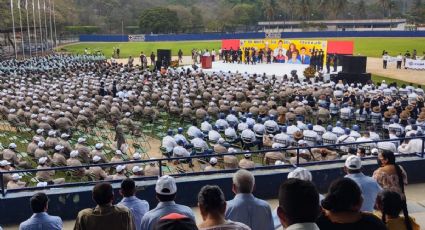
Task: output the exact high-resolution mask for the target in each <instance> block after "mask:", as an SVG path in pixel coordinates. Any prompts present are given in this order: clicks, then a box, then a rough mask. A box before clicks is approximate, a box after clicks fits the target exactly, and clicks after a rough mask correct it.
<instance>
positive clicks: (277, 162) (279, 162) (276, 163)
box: [274, 160, 285, 165]
mask: <svg viewBox="0 0 425 230" xmlns="http://www.w3.org/2000/svg"><path fill="white" fill-rule="evenodd" d="M284 164H285V163H284V162H283V161H281V160H277V161H275V162H274V165H284Z"/></svg>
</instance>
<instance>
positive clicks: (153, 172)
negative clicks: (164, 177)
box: [145, 165, 159, 176]
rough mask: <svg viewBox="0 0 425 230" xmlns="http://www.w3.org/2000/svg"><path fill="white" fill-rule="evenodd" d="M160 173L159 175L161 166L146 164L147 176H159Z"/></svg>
mask: <svg viewBox="0 0 425 230" xmlns="http://www.w3.org/2000/svg"><path fill="white" fill-rule="evenodd" d="M158 175H159V167H157V166H151V165H146V167H145V176H158Z"/></svg>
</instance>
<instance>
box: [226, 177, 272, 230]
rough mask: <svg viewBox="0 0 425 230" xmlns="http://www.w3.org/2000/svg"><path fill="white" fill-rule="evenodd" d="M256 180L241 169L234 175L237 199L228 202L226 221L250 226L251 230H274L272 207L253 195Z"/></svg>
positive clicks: (234, 189)
mask: <svg viewBox="0 0 425 230" xmlns="http://www.w3.org/2000/svg"><path fill="white" fill-rule="evenodd" d="M254 185H255V178H254V175H252V173H251V172H249V171H247V170H245V169H241V170H239V171H237V172H236V173H235V174H234V175H233V186H232V191H233V193H235V198H234V199H233V200H230V201H228V202H227V208H226V213H225V217H226V219H229V220H232V221H237V222H241V223H244V224H246V225H248V226H249V227H250V228H251V229H262V230H273V229H274V225H273V218H272V213H271V209H270V205H269V204H268V203H267V202H266V201H264V200H260V199H258V198H255V197H254V195H253V194H252V192H253V190H254Z"/></svg>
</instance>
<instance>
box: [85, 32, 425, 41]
mask: <svg viewBox="0 0 425 230" xmlns="http://www.w3.org/2000/svg"><path fill="white" fill-rule="evenodd" d="M281 37H282V38H323V37H325V38H338V37H425V31H318V32H283V33H281ZM264 38H266V33H264V32H249V33H202V34H147V35H144V41H147V42H160V41H200V40H224V39H264ZM79 40H80V42H128V41H129V35H108V34H105V35H80V38H79Z"/></svg>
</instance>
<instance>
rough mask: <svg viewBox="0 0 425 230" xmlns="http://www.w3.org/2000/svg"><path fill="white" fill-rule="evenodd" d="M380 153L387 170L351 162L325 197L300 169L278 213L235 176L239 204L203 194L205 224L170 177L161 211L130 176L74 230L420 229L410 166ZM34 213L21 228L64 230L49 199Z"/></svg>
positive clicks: (243, 173)
mask: <svg viewBox="0 0 425 230" xmlns="http://www.w3.org/2000/svg"><path fill="white" fill-rule="evenodd" d="M378 155H379V158H378V159H379V160H380V166H379V168H378V169H376V171H375V172H374V173H373V176H372V177H370V176H367V175H365V174H363V173H362V159H361V158H360V157H358V156H350V157H348V158H347V160H346V161H345V164H344V171H345V172H346V174H347V175H346V176H345V177H344V178H337V179H336V180H334V181H333V183H332V184H331V185H330V187H329V189H328V191H327V193H326V195H321V194H319V192H318V190H317V188H316V186H315V185H314V180H313V178H312V174H311V172H309V171H308V170H307V169H306V168H295V169H294V170H292V171H291V172H290V173H289V174H288V178H287V179H285V178H282V184H281V185H280V187H279V191H278V197H277V198H278V201H279V204H278V207H277V208H276V209H273V210H272V209H271V207H270V205H269V204H268V203H267V202H266V201H264V200H261V199H259V198H257V197H255V196H254V195H253V192H254V189H255V184H256V181H255V177H254V174H253V173H252V172H249V171H247V170H244V169H240V170H238V171H237V172H236V173H235V174H234V175H233V178H232V192H233V193H234V197H233V199H231V200H228V201H226V199H225V196H224V193H225V192H230V191H223V189H222V188H220V187H219V186H216V185H205V186H203V187H202V188H201V189H200V191H199V193H198V196H197V200H198V207H199V212H200V218H198V219H196V218H195V214H194V212H193V211H192V209H191V208H189V207H188V206H185V205H181V204H177V203H176V202H175V198H176V195H179V193H178V183H177V182H176V179H174V178H173V177H171V176H168V175H166V176H162V177H160V178H159V179H158V180H157V182H156V186H155V196H156V198H157V200H158V204H157V205H156V207H150V206H149V203H148V202H146V201H144V200H141V199H140V198H139V197H140V196H141V195H140V194H139V195H137V194H136V190H137V189H136V184H135V182H134V181H133V180H132V179H131V178H126V179H124V180H123V181H122V183H121V188H120V190H119V193H120V195H121V196H122V200H121V201H119V202H118V199H116V198H115V197H114V192H113V188H112V186H111V184H109V183H105V182H102V183H98V184H96V185H95V186H94V188H93V200H94V202H95V203H96V204H97V206H96V207H94V208H87V209H84V210H81V211H80V212H79V213H78V215H77V216H76V221H75V226H74V229H77V230H84V229H90V230H96V229H117V230H119V229H123V230H132V229H137V230H153V229H157V230H163V229H164V230H165V229H179V230H182V229H190V230H192V229H210V230H212V229H229V230H230V229H235V230H248V229H266V230H272V229H280V228H281V227H284V229H289V230H293V229H305V230H318V229H326V230H327V229H331V230H332V229H378V230H379V229H383V230H384V229H388V230H405V229H406V230H418V229H420V226H419V225H418V224H417V223H416V221H415V219H414V218H413V217H412V216H410V215H409V212H408V210H407V205H406V199H407V197H406V194H405V185H406V183H405V182H407V175H406V173H405V172H404V169H403V168H402V167H401V166H400V165H398V164H397V163H396V162H395V160H394V159H395V155H394V153H393V152H390V151H383V152H380V153H379V154H378ZM383 172H385V173H383ZM384 177H385V178H384ZM390 178H391V179H390ZM389 181H391V182H389ZM257 189H258V188H257ZM136 195H137V196H136ZM143 196H147V194H143V195H142V197H143ZM114 203H115V204H114ZM31 208H32V210H33V212H34V215H33V216H31V217H30V218H29V219H28V220H26V221H25V222H23V223H21V225H20V229H33V227H35V226H38V227H40V229H62V227H63V226H62V220H61V218H60V217H54V216H50V215H48V214H47V211H48V198H47V196H46V194H44V193H37V194H35V195H34V196H33V197H32V198H31Z"/></svg>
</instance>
